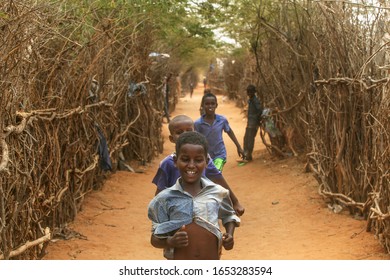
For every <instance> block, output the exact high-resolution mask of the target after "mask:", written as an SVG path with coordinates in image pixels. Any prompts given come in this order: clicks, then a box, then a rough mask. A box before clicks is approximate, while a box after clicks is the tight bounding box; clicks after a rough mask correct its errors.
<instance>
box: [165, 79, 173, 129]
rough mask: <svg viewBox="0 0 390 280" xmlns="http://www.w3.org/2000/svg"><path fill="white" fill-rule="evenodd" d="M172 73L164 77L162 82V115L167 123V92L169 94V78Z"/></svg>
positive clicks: (168, 115)
mask: <svg viewBox="0 0 390 280" xmlns="http://www.w3.org/2000/svg"><path fill="white" fill-rule="evenodd" d="M171 76H172V74H169V75H168V76H166V77H165V78H164V84H163V96H164V115H163V117H166V118H167V122H168V123H169V122H170V121H171V120H170V114H169V94H170V86H169V83H170V80H171Z"/></svg>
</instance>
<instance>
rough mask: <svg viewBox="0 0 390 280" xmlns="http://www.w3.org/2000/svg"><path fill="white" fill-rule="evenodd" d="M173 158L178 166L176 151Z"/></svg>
mask: <svg viewBox="0 0 390 280" xmlns="http://www.w3.org/2000/svg"><path fill="white" fill-rule="evenodd" d="M172 158H173V162H174V163H175V166H176V163H177V155H176V153H175V154H174V155H173V156H172Z"/></svg>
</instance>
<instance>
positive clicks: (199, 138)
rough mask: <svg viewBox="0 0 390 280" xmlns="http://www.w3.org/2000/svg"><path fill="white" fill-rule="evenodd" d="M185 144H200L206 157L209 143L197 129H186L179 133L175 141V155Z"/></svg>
mask: <svg viewBox="0 0 390 280" xmlns="http://www.w3.org/2000/svg"><path fill="white" fill-rule="evenodd" d="M185 144H193V145H200V146H202V147H203V149H204V152H205V155H206V157H207V154H208V149H209V145H208V143H207V140H206V137H204V135H203V134H200V133H199V132H197V131H186V132H183V133H182V134H180V136H179V138H178V139H177V141H176V155H179V151H180V148H181V147H182V146H183V145H185Z"/></svg>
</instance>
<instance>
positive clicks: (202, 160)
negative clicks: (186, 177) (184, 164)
mask: <svg viewBox="0 0 390 280" xmlns="http://www.w3.org/2000/svg"><path fill="white" fill-rule="evenodd" d="M194 161H195V163H197V164H199V163H203V162H204V161H205V159H204V157H200V158H196V159H195V160H194Z"/></svg>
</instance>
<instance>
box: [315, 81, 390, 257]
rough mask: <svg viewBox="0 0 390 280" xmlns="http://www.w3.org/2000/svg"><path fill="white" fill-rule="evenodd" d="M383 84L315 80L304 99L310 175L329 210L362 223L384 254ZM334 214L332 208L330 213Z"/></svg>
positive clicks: (389, 205) (389, 199) (388, 94)
mask: <svg viewBox="0 0 390 280" xmlns="http://www.w3.org/2000/svg"><path fill="white" fill-rule="evenodd" d="M389 82H390V79H389V78H383V79H380V80H371V79H364V80H356V79H349V78H332V79H328V80H316V81H315V85H316V88H317V90H316V91H315V92H314V93H313V94H312V95H310V96H309V102H308V103H309V104H310V106H309V108H310V110H309V114H310V116H311V118H310V122H309V128H310V132H309V135H310V137H311V151H310V153H309V154H308V158H309V162H310V166H311V169H312V171H313V172H314V174H315V177H316V178H317V180H318V182H319V184H320V194H322V195H323V196H324V197H325V198H326V199H327V200H329V203H330V205H332V206H333V207H335V206H336V205H339V206H341V207H344V208H347V209H349V211H350V212H351V214H353V215H356V216H360V217H364V218H366V219H367V230H369V231H371V230H373V231H374V232H375V234H376V235H377V236H378V238H379V241H380V242H381V243H382V244H383V246H384V247H385V248H386V250H387V251H388V252H390V243H389V242H390V232H389V226H390V224H389V218H390V193H389V189H390V181H389V174H388V172H389V167H390V166H389V158H390V154H389V153H390V151H389V148H390V138H389V129H390V126H389V105H390V104H389V101H390V99H389V98H390V88H389ZM336 209H337V208H335V210H336Z"/></svg>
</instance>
